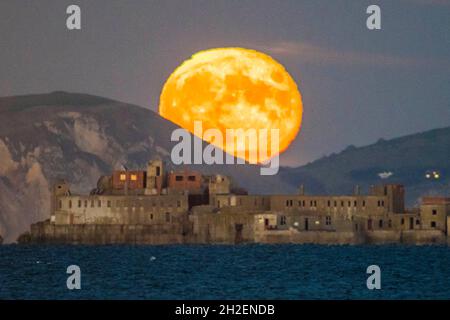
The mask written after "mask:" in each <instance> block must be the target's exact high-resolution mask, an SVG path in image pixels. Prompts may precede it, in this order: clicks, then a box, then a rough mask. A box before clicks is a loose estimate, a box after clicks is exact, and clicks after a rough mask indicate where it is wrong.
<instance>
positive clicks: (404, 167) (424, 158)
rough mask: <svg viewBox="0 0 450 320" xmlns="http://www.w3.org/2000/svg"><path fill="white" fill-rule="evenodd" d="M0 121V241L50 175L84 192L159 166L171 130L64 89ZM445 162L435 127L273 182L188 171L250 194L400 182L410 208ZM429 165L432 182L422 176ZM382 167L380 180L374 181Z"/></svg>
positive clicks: (25, 223)
mask: <svg viewBox="0 0 450 320" xmlns="http://www.w3.org/2000/svg"><path fill="white" fill-rule="evenodd" d="M0 120H1V123H2V125H1V126H0V159H1V161H0V235H2V236H3V237H4V239H5V241H6V242H11V241H14V240H16V238H17V236H18V234H20V233H21V232H23V231H24V230H26V229H28V228H29V225H30V223H32V222H36V221H39V220H44V219H48V218H49V215H50V211H49V198H50V187H51V185H52V183H53V182H54V181H55V180H56V179H58V178H64V179H66V180H67V181H68V182H69V183H70V184H71V186H72V190H73V191H74V192H82V193H87V192H89V191H90V190H91V189H92V188H93V187H94V186H95V185H96V182H97V179H98V177H99V176H100V175H103V174H108V173H110V172H111V170H113V169H114V168H119V167H120V166H121V165H126V166H127V167H129V168H145V164H146V163H147V161H148V160H149V159H151V158H153V157H160V158H162V159H163V160H166V162H167V163H169V162H170V161H169V160H170V150H171V149H172V146H173V145H174V144H175V143H174V142H172V141H170V136H171V133H172V131H173V130H174V129H176V128H178V127H177V126H176V125H174V124H173V123H171V122H169V121H167V120H165V119H163V118H161V117H160V116H159V115H158V114H156V113H155V112H153V111H150V110H148V109H144V108H142V107H138V106H135V105H130V104H127V103H123V102H118V101H114V100H111V99H106V98H102V97H97V96H92V95H87V94H75V93H67V92H53V93H49V94H38V95H26V96H16V97H5V98H0ZM449 159H450V128H444V129H437V130H432V131H429V132H425V133H420V134H415V135H411V136H406V137H403V138H399V139H393V140H390V141H382V140H381V141H379V142H377V143H375V144H373V145H370V146H367V147H361V148H355V147H349V148H347V149H346V150H344V151H343V152H341V153H339V154H337V155H331V156H329V157H325V158H322V159H319V160H317V161H314V162H313V163H311V164H308V165H306V166H303V167H298V168H280V172H279V174H278V175H276V176H260V175H259V167H258V166H254V165H234V166H233V165H222V166H217V165H216V166H206V165H203V166H201V165H200V166H194V165H193V166H191V167H193V168H194V169H198V170H201V171H203V172H209V173H215V172H217V173H222V174H226V175H230V176H231V177H232V178H233V180H234V181H235V184H236V185H238V186H241V187H244V188H247V189H249V191H250V192H251V193H266V194H267V193H294V192H296V190H297V188H298V186H299V185H300V184H304V185H305V188H306V192H307V193H336V194H342V193H350V192H352V189H353V186H354V185H355V184H359V185H361V186H362V187H363V188H368V187H369V186H370V185H371V184H376V183H381V182H387V183H390V182H402V183H404V184H406V186H407V195H408V199H409V203H410V204H413V203H414V202H416V201H417V199H418V197H419V196H420V195H421V194H427V193H430V192H432V193H442V192H445V191H446V190H447V193H448V188H449V187H448V186H449V178H448V177H449V175H450V167H449ZM174 168H175V167H174V166H172V169H174ZM169 169H170V168H169ZM429 169H433V170H438V171H439V172H440V173H441V176H442V178H441V179H440V180H439V181H430V180H427V179H425V178H424V175H425V171H426V170H429ZM390 171H391V172H392V173H393V175H392V176H391V177H389V178H387V179H381V178H380V177H379V176H378V173H380V172H390Z"/></svg>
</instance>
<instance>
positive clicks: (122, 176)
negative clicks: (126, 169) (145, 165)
mask: <svg viewBox="0 0 450 320" xmlns="http://www.w3.org/2000/svg"><path fill="white" fill-rule="evenodd" d="M125 180H127V175H126V174H124V173H122V174H121V175H120V181H125Z"/></svg>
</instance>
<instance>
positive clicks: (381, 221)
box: [378, 220, 383, 229]
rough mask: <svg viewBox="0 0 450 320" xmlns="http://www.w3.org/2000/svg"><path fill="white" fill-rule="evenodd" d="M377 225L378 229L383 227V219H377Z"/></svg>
mask: <svg viewBox="0 0 450 320" xmlns="http://www.w3.org/2000/svg"><path fill="white" fill-rule="evenodd" d="M378 227H379V228H380V229H381V228H383V220H380V221H378Z"/></svg>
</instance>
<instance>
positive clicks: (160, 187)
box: [22, 160, 450, 244]
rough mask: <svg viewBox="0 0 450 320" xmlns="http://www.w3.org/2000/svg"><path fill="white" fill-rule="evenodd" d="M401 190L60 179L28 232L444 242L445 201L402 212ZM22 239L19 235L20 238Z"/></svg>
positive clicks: (157, 170)
mask: <svg viewBox="0 0 450 320" xmlns="http://www.w3.org/2000/svg"><path fill="white" fill-rule="evenodd" d="M404 198H405V190H404V188H403V186H402V185H398V184H388V185H380V186H374V187H372V188H370V190H369V192H368V193H367V194H361V191H360V188H359V187H355V190H354V192H353V194H350V195H307V194H305V188H304V187H303V186H300V188H299V192H298V194H290V195H277V194H274V195H248V194H247V193H246V192H245V190H242V189H239V188H236V186H234V185H233V183H232V181H231V179H230V178H229V177H226V176H223V175H202V174H201V173H199V172H195V171H191V170H188V169H184V170H181V171H168V172H166V170H165V168H164V164H163V162H162V161H161V160H152V161H150V162H149V163H148V165H147V168H146V170H126V169H123V170H116V171H114V172H113V173H112V174H111V175H110V176H103V177H100V179H99V181H98V183H97V187H96V188H95V189H93V190H92V191H91V192H90V194H88V195H75V194H72V193H71V191H70V186H69V185H68V183H66V182H65V181H58V182H57V183H56V184H55V186H54V189H53V194H52V199H51V212H50V217H49V219H48V220H46V221H43V222H39V223H37V224H34V225H32V226H31V231H30V233H29V237H26V239H28V241H31V242H45V243H92V244H108V243H140V244H181V243H223V244H234V243H320V244H357V243H403V242H406V243H447V241H448V237H447V235H448V230H449V226H450V198H446V197H424V198H423V199H422V202H421V205H420V207H419V208H415V209H413V210H408V209H406V208H405V204H404ZM22 239H24V238H23V237H22Z"/></svg>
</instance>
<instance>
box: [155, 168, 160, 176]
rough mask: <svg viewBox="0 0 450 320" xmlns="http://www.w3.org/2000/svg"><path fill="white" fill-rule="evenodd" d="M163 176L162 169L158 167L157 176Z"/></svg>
mask: <svg viewBox="0 0 450 320" xmlns="http://www.w3.org/2000/svg"><path fill="white" fill-rule="evenodd" d="M160 175H161V168H160V167H156V176H157V177H159V176H160Z"/></svg>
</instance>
